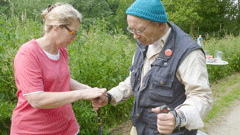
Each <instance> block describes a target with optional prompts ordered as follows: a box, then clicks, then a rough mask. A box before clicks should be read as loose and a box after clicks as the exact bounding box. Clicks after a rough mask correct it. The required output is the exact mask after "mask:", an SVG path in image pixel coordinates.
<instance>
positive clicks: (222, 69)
mask: <svg viewBox="0 0 240 135" xmlns="http://www.w3.org/2000/svg"><path fill="white" fill-rule="evenodd" d="M203 48H204V50H209V52H210V54H211V55H213V56H214V53H215V51H216V50H220V51H222V53H223V57H222V59H223V60H225V61H228V63H229V65H225V66H214V65H208V66H207V68H208V73H209V80H210V82H215V81H217V80H219V79H221V78H223V77H225V76H227V75H230V74H232V73H234V72H239V71H240V36H238V37H234V36H233V35H227V36H225V37H224V38H223V39H219V40H217V39H216V38H211V39H210V40H208V41H206V42H205V43H204V45H203Z"/></svg>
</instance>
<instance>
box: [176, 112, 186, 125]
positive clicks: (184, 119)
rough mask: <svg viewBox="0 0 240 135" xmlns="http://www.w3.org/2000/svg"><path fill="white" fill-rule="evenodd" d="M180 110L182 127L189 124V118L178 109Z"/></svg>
mask: <svg viewBox="0 0 240 135" xmlns="http://www.w3.org/2000/svg"><path fill="white" fill-rule="evenodd" d="M178 111H179V112H180V113H181V122H180V124H179V126H180V127H184V126H186V124H187V120H186V117H185V114H184V113H183V111H181V110H178Z"/></svg>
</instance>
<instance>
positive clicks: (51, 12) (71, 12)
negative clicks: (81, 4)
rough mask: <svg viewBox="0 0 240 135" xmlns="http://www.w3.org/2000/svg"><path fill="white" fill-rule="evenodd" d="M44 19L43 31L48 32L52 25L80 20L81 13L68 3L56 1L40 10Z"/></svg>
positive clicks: (67, 23)
mask: <svg viewBox="0 0 240 135" xmlns="http://www.w3.org/2000/svg"><path fill="white" fill-rule="evenodd" d="M42 18H43V20H44V28H43V29H44V32H45V33H46V32H49V31H50V30H51V28H52V26H61V25H69V24H71V23H73V22H74V21H76V20H78V21H79V23H81V21H82V14H81V13H79V12H78V10H76V9H75V8H73V6H71V5H70V4H62V3H56V4H55V5H49V7H48V8H47V9H45V10H43V12H42Z"/></svg>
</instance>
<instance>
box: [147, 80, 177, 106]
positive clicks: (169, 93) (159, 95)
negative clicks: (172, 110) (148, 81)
mask: <svg viewBox="0 0 240 135" xmlns="http://www.w3.org/2000/svg"><path fill="white" fill-rule="evenodd" d="M152 82H153V84H152V87H151V89H150V90H149V98H150V99H151V100H154V101H158V102H164V103H170V102H172V101H173V92H174V90H173V89H172V88H171V86H172V81H171V79H170V78H164V77H159V76H153V81H152Z"/></svg>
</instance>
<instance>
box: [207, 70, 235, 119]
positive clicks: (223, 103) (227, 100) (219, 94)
mask: <svg viewBox="0 0 240 135" xmlns="http://www.w3.org/2000/svg"><path fill="white" fill-rule="evenodd" d="M239 80H240V73H236V74H233V75H232V76H229V77H226V78H224V79H221V80H219V81H217V82H216V83H214V84H213V86H211V88H212V91H213V97H214V104H213V109H212V110H211V112H210V113H209V114H208V115H207V117H206V118H205V120H204V122H206V123H208V122H209V121H210V120H211V119H215V118H217V117H218V116H219V115H221V114H222V112H224V111H225V110H226V108H227V107H229V106H230V105H231V103H232V102H233V101H235V100H240V83H239Z"/></svg>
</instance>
